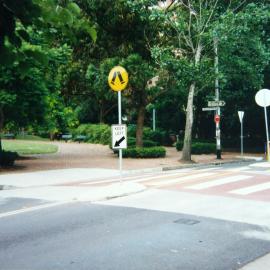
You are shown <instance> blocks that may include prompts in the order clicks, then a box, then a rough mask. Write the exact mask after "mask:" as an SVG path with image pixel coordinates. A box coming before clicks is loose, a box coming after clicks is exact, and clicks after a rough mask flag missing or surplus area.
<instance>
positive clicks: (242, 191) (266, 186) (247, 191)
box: [229, 182, 270, 195]
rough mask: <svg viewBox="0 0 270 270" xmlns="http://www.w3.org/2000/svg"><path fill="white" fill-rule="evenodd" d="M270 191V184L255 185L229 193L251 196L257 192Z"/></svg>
mask: <svg viewBox="0 0 270 270" xmlns="http://www.w3.org/2000/svg"><path fill="white" fill-rule="evenodd" d="M268 189H270V183H269V182H268V183H263V184H259V185H253V186H250V187H245V188H240V189H235V190H232V191H230V192H229V193H232V194H237V195H249V194H252V193H255V192H259V191H264V190H268Z"/></svg>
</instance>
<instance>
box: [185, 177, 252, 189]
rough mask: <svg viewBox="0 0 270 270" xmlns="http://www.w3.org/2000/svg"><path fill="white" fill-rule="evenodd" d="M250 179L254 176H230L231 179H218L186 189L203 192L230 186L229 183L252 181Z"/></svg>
mask: <svg viewBox="0 0 270 270" xmlns="http://www.w3.org/2000/svg"><path fill="white" fill-rule="evenodd" d="M250 178H252V176H248V175H236V176H229V177H224V178H220V179H217V180H214V181H208V182H204V183H201V184H197V185H193V186H189V187H186V188H188V189H195V190H202V189H207V188H211V187H216V186H220V185H224V184H229V183H233V182H238V181H242V180H247V179H250Z"/></svg>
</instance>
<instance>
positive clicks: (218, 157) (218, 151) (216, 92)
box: [214, 33, 221, 159]
mask: <svg viewBox="0 0 270 270" xmlns="http://www.w3.org/2000/svg"><path fill="white" fill-rule="evenodd" d="M214 52H215V75H216V76H215V77H216V79H215V100H216V101H217V102H219V79H218V76H219V71H218V37H217V34H216V33H215V34H214ZM217 115H218V116H219V117H220V106H218V107H217V109H216V116H217ZM220 133H221V132H220V121H216V145H217V159H221V134H220Z"/></svg>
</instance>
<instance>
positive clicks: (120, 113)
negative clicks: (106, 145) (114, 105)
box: [118, 91, 122, 182]
mask: <svg viewBox="0 0 270 270" xmlns="http://www.w3.org/2000/svg"><path fill="white" fill-rule="evenodd" d="M118 124H119V125H121V124H122V107H121V91H118ZM119 171H120V182H122V149H119Z"/></svg>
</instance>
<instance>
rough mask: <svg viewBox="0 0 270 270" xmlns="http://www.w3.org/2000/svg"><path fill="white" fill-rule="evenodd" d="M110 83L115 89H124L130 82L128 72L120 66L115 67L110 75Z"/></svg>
mask: <svg viewBox="0 0 270 270" xmlns="http://www.w3.org/2000/svg"><path fill="white" fill-rule="evenodd" d="M108 83H109V85H110V87H111V88H112V90H113V91H122V90H124V89H125V88H126V87H127V84H128V73H127V71H126V70H125V69H124V68H123V67H120V66H116V67H114V68H113V69H112V70H111V71H110V73H109V77H108Z"/></svg>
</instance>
